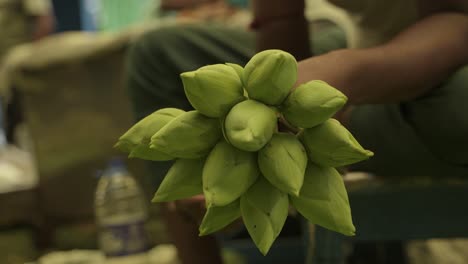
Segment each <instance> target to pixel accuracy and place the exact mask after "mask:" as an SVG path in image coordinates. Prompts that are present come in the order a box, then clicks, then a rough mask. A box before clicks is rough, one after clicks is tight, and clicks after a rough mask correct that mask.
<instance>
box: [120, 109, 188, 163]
mask: <svg viewBox="0 0 468 264" xmlns="http://www.w3.org/2000/svg"><path fill="white" fill-rule="evenodd" d="M183 113H185V111H183V110H180V109H176V108H162V109H159V110H157V111H155V112H153V113H152V114H150V115H148V116H147V117H145V118H143V119H142V120H140V121H139V122H138V123H136V124H135V125H133V126H132V127H131V128H130V129H129V130H128V131H127V132H126V133H125V134H123V135H122V136H121V137H120V138H119V141H118V142H117V143H116V144H115V146H114V147H116V148H118V149H120V150H121V151H124V152H127V153H130V155H129V157H132V158H141V159H147V160H170V159H173V157H171V156H170V155H168V154H166V153H163V152H160V151H157V150H152V149H150V148H149V145H150V140H151V137H152V136H153V135H154V134H155V133H156V132H158V131H159V130H161V128H163V127H164V126H165V125H166V124H167V123H169V122H170V121H172V120H173V119H174V118H175V117H177V116H179V115H181V114H183Z"/></svg>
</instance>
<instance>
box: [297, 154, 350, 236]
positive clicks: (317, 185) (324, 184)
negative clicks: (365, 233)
mask: <svg viewBox="0 0 468 264" xmlns="http://www.w3.org/2000/svg"><path fill="white" fill-rule="evenodd" d="M290 198H291V202H292V204H293V206H294V207H295V208H296V210H297V211H298V212H299V213H301V214H302V215H303V216H304V217H305V218H307V220H309V221H310V222H311V223H313V224H316V225H320V226H323V227H325V228H328V229H330V230H333V231H336V232H339V233H341V234H344V235H347V236H352V235H354V233H355V232H356V228H355V227H354V225H353V221H352V218H351V209H350V207H349V200H348V194H347V192H346V188H345V185H344V183H343V179H342V177H341V175H340V174H339V173H338V171H336V169H334V168H331V167H321V166H317V165H315V164H312V163H311V162H309V164H308V166H307V170H306V173H305V177H304V184H303V185H302V189H301V192H300V194H299V197H293V196H291V197H290Z"/></svg>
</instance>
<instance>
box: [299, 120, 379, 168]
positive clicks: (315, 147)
mask: <svg viewBox="0 0 468 264" xmlns="http://www.w3.org/2000/svg"><path fill="white" fill-rule="evenodd" d="M301 140H302V143H304V146H305V148H306V151H307V154H308V156H309V159H310V160H311V161H313V162H315V163H316V164H319V165H322V166H327V167H341V166H345V165H349V164H352V163H356V162H359V161H362V160H366V159H368V158H369V157H372V156H373V155H374V153H372V151H369V150H365V149H364V148H363V147H362V146H361V145H360V144H359V143H358V142H357V140H356V139H355V138H354V137H353V135H351V133H350V132H349V131H348V130H347V129H346V128H345V127H344V126H342V125H341V124H340V122H338V121H337V120H335V119H329V120H327V121H325V122H324V123H322V124H321V125H318V126H316V127H313V128H307V129H305V130H304V133H303V134H302V136H301Z"/></svg>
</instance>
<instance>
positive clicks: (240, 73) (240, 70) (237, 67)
mask: <svg viewBox="0 0 468 264" xmlns="http://www.w3.org/2000/svg"><path fill="white" fill-rule="evenodd" d="M226 65H227V66H229V67H231V68H232V69H233V70H235V71H236V73H237V76H239V79H240V80H241V82H242V78H243V76H244V68H242V66H240V65H239V64H235V63H226Z"/></svg>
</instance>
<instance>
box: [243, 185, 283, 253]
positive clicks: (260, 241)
mask: <svg viewBox="0 0 468 264" xmlns="http://www.w3.org/2000/svg"><path fill="white" fill-rule="evenodd" d="M240 206H241V213H242V219H243V220H244V224H245V226H246V228H247V231H248V232H249V234H250V237H251V238H252V240H253V241H254V242H255V245H256V246H257V248H258V249H259V250H260V252H261V253H262V254H263V255H266V254H267V253H268V251H269V250H270V247H271V245H272V244H273V242H274V241H275V239H276V238H277V237H278V235H279V233H280V232H281V230H282V229H283V226H284V223H285V222H286V218H287V216H288V207H289V200H288V195H287V194H285V193H283V192H281V191H280V190H278V189H277V188H275V187H274V186H273V185H271V184H270V183H269V182H268V181H267V180H266V179H265V178H263V177H260V178H259V179H258V181H257V182H256V183H255V184H254V185H252V187H251V188H250V189H249V190H248V191H247V192H246V193H245V194H244V195H242V197H241V205H240Z"/></svg>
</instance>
